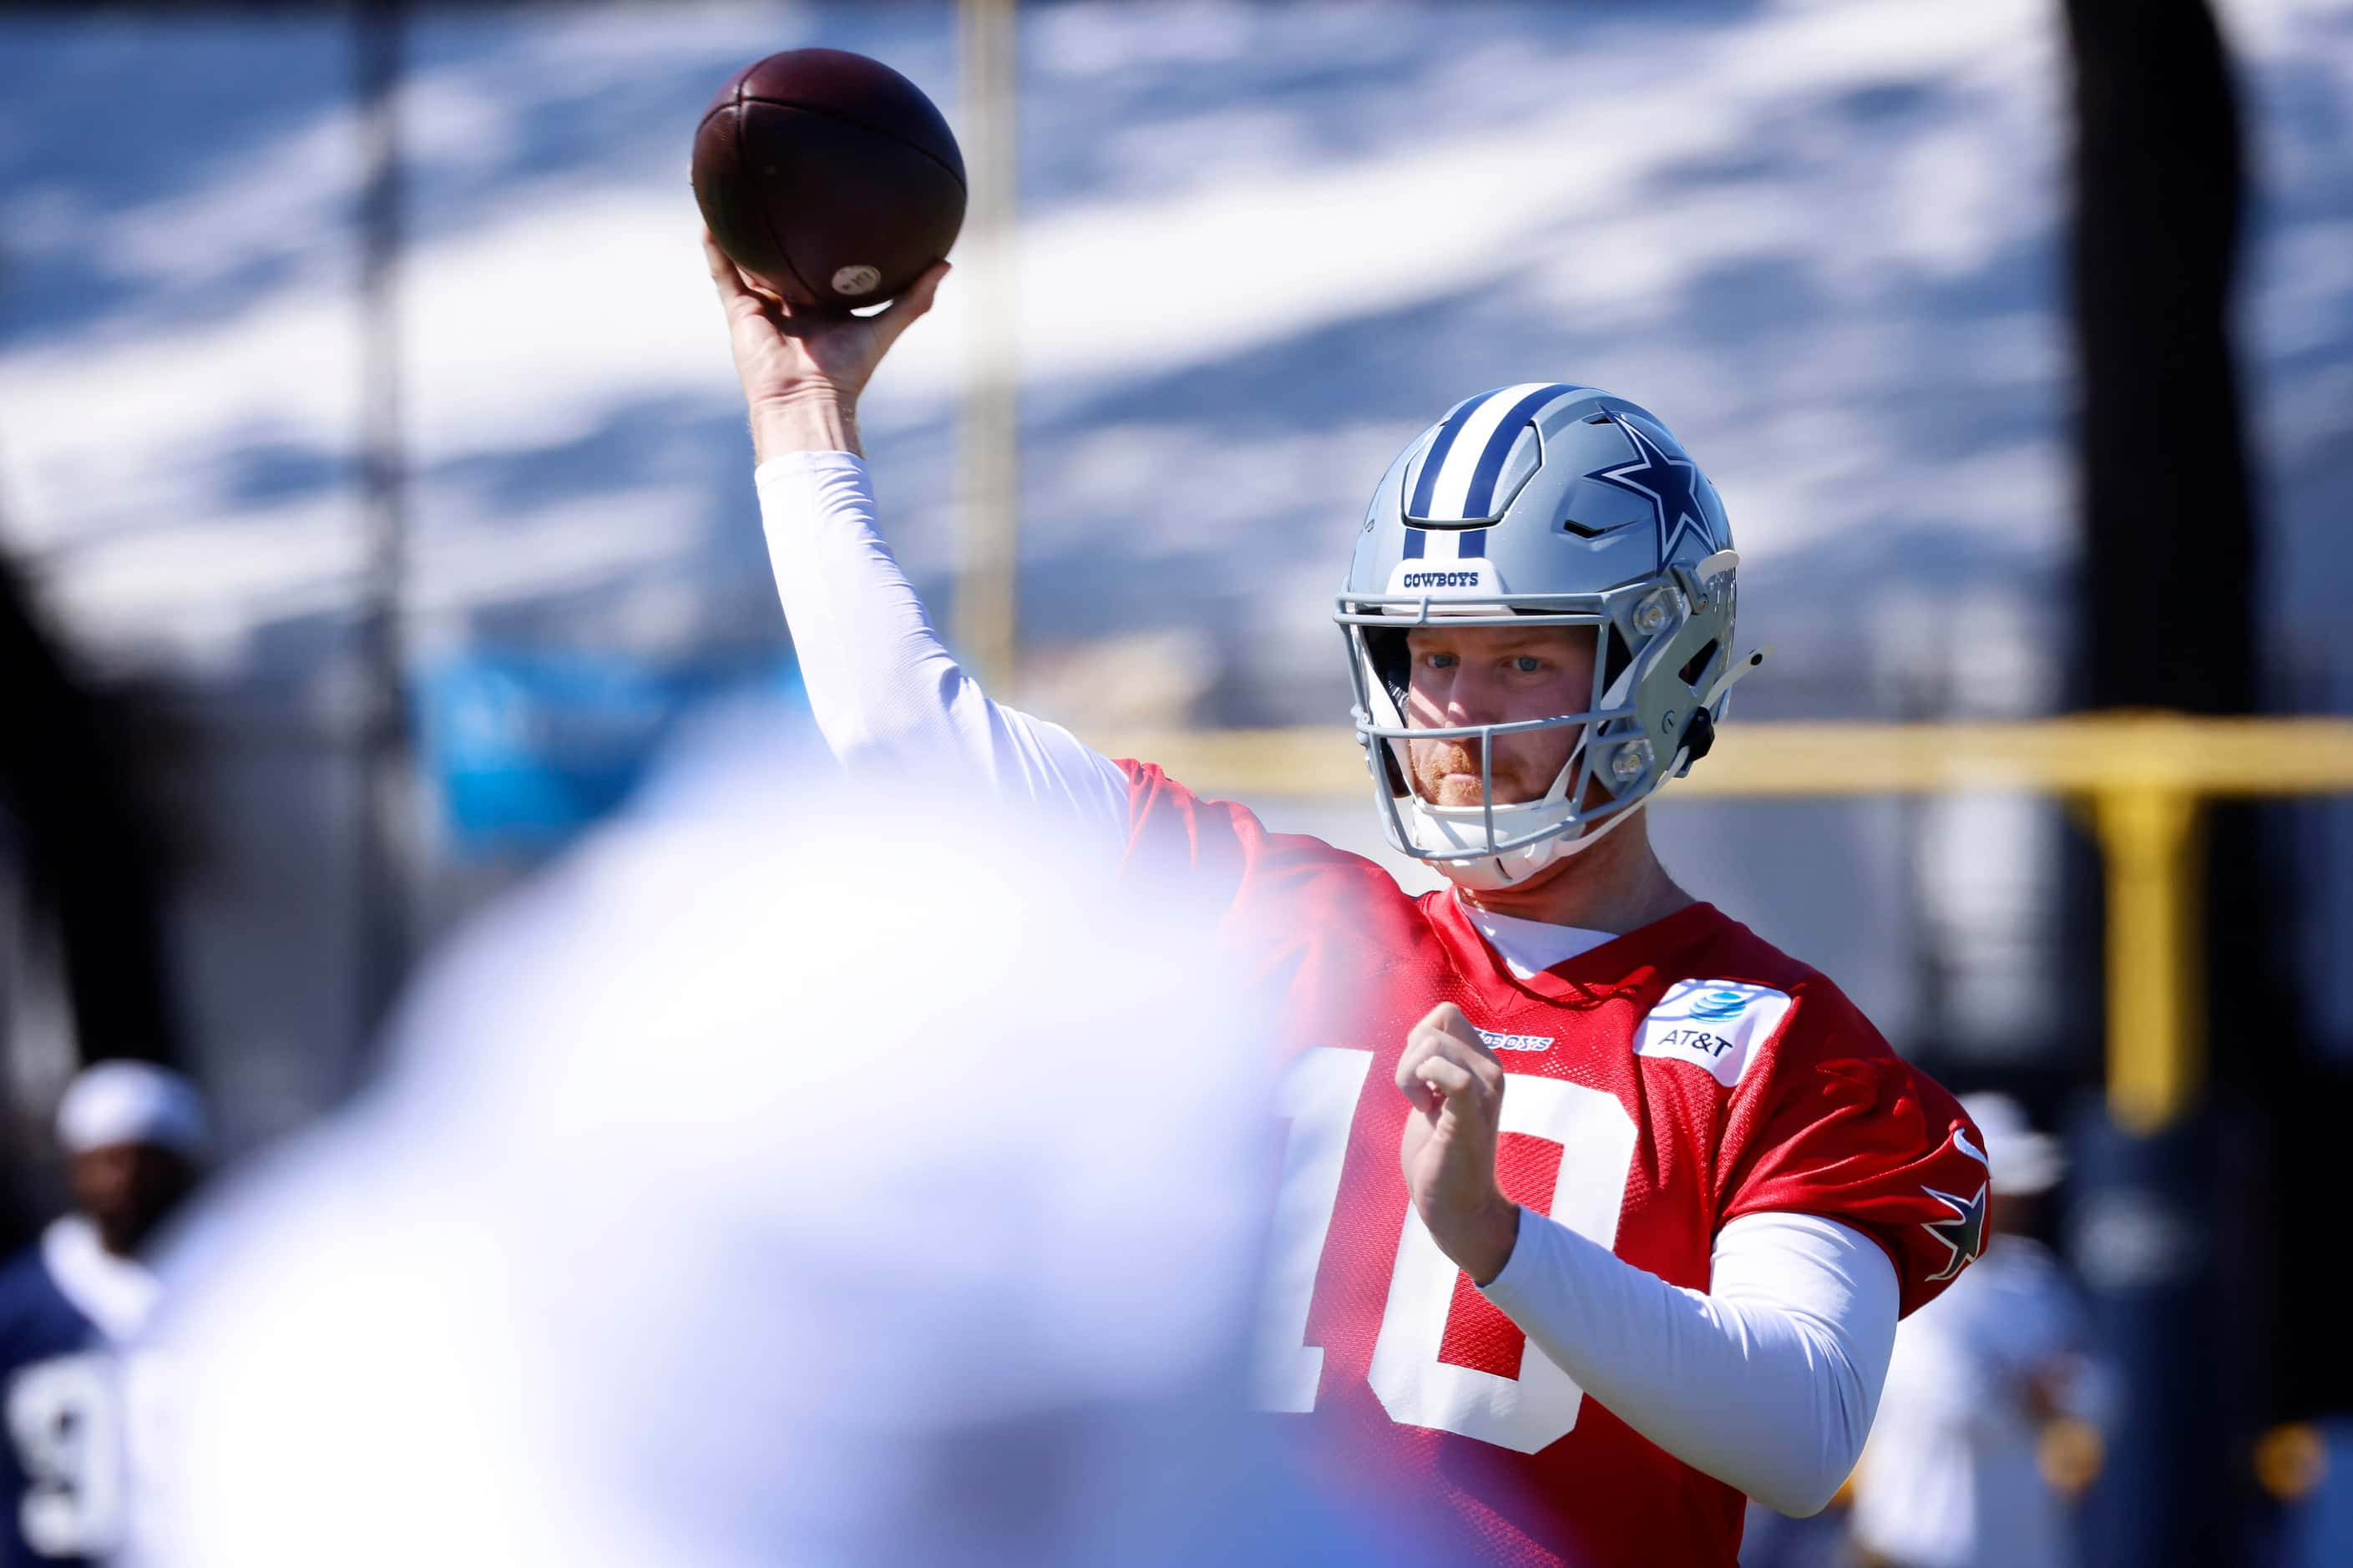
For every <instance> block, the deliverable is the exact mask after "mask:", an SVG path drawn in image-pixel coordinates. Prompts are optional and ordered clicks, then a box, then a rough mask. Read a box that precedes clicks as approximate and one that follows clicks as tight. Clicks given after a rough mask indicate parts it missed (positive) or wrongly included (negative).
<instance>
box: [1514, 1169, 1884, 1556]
mask: <svg viewBox="0 0 2353 1568" xmlns="http://www.w3.org/2000/svg"><path fill="white" fill-rule="evenodd" d="M1485 1294H1486V1296H1487V1299H1488V1300H1491V1301H1493V1302H1494V1303H1495V1305H1496V1306H1498V1307H1500V1308H1502V1309H1503V1310H1504V1312H1505V1314H1507V1315H1508V1316H1509V1317H1510V1318H1511V1319H1512V1321H1514V1323H1516V1324H1517V1325H1518V1326H1519V1327H1520V1328H1521V1330H1522V1331H1525V1333H1526V1334H1527V1336H1528V1339H1529V1341H1530V1342H1531V1343H1533V1344H1534V1345H1535V1347H1536V1348H1537V1349H1538V1350H1540V1351H1542V1352H1544V1353H1545V1354H1546V1355H1547V1356H1549V1357H1550V1358H1551V1359H1552V1360H1553V1361H1554V1362H1555V1363H1556V1364H1558V1365H1559V1367H1560V1368H1561V1370H1562V1371H1564V1372H1566V1373H1568V1374H1569V1376H1571V1377H1572V1378H1574V1379H1576V1380H1577V1384H1578V1386H1580V1387H1582V1388H1583V1389H1584V1390H1585V1391H1586V1393H1587V1394H1588V1395H1590V1396H1591V1397H1593V1398H1595V1399H1598V1400H1599V1401H1600V1402H1601V1403H1602V1404H1603V1405H1607V1406H1608V1407H1609V1410H1610V1412H1611V1414H1613V1415H1616V1416H1618V1417H1619V1418H1620V1420H1622V1421H1624V1422H1625V1423H1626V1424H1627V1425H1628V1426H1631V1427H1633V1428H1634V1429H1635V1430H1636V1431H1637V1432H1640V1433H1641V1434H1642V1436H1645V1437H1648V1438H1649V1439H1650V1440H1651V1441H1652V1442H1653V1443H1656V1444H1657V1445H1658V1446H1659V1447H1662V1448H1664V1449H1665V1450H1666V1451H1667V1452H1668V1453H1670V1454H1672V1455H1674V1456H1675V1458H1679V1459H1681V1460H1683V1462H1684V1463H1685V1464H1687V1465H1690V1466H1692V1467H1693V1468H1694V1469H1698V1470H1701V1471H1703V1472H1704V1473H1706V1474H1708V1475H1711V1476H1714V1477H1715V1479H1718V1480H1721V1481H1724V1482H1725V1483H1726V1484H1728V1485H1730V1486H1734V1487H1736V1488H1738V1489H1740V1490H1741V1491H1743V1492H1746V1494H1747V1495H1749V1496H1750V1497H1753V1498H1755V1499H1757V1500H1758V1501H1759V1502H1762V1503H1764V1504H1765V1505H1766V1506H1767V1507H1769V1508H1773V1509H1777V1510H1780V1511H1781V1512H1783V1513H1788V1514H1798V1515H1804V1514H1810V1513H1813V1512H1816V1511H1818V1510H1820V1509H1821V1508H1822V1506H1823V1505H1824V1504H1825V1503H1827V1502H1828V1501H1829V1500H1830V1499H1831V1495H1832V1494H1833V1493H1834V1492H1836V1491H1837V1489H1838V1488H1839V1485H1840V1483H1841V1482H1842V1481H1843V1480H1844V1479H1846V1476H1847V1473H1848V1472H1849V1471H1850V1470H1851V1469H1852V1468H1853V1466H1854V1461H1855V1458H1856V1457H1857V1456H1858V1455H1860V1454H1861V1453H1862V1442H1863V1438H1864V1437H1865V1436H1868V1435H1869V1434H1870V1430H1871V1419H1872V1415H1873V1412H1874V1411H1875V1409H1876V1408H1877V1405H1878V1400H1879V1391H1880V1387H1881V1385H1882V1384H1883V1382H1884V1381H1885V1379H1886V1375H1887V1362H1888V1356H1889V1353H1890V1352H1891V1350H1892V1348H1893V1345H1894V1334H1895V1315H1896V1283H1895V1271H1894V1268H1893V1266H1892V1265H1890V1264H1889V1262H1888V1261H1887V1258H1886V1256H1885V1254H1883V1253H1882V1252H1881V1251H1880V1250H1879V1248H1878V1247H1875V1246H1874V1245H1873V1244H1872V1243H1871V1242H1870V1241H1869V1240H1867V1239H1866V1238H1864V1237H1861V1236H1859V1235H1857V1234H1856V1233H1855V1232H1853V1231H1852V1230H1850V1229H1848V1228H1847V1227H1845V1226H1839V1225H1834V1224H1832V1223H1831V1222H1830V1221H1827V1220H1820V1219H1813V1218H1811V1217H1810V1216H1802V1215H1755V1216H1751V1217H1749V1218H1746V1219H1741V1220H1736V1221H1734V1222H1733V1224H1732V1225H1730V1226H1726V1227H1725V1231H1724V1233H1723V1234H1722V1235H1721V1236H1720V1237H1718V1238H1717V1243H1716V1251H1715V1272H1714V1276H1713V1278H1712V1279H1711V1281H1710V1290H1709V1291H1708V1292H1705V1293H1703V1292H1701V1291H1697V1290H1690V1289H1681V1288H1679V1287H1676V1286H1672V1285H1669V1284H1668V1283H1667V1282H1666V1281H1664V1280H1663V1279H1660V1278H1659V1277H1658V1276H1656V1275H1654V1274H1651V1273H1648V1272H1646V1271H1645V1270H1643V1269H1640V1268H1635V1267H1634V1266H1633V1265H1631V1264H1629V1263H1627V1262H1625V1261H1624V1260H1622V1259H1621V1258H1618V1257H1616V1256H1614V1255H1613V1254H1612V1253H1611V1252H1610V1251H1609V1249H1608V1248H1606V1247H1601V1246H1599V1245H1598V1244H1597V1243H1595V1242H1593V1241H1591V1240H1589V1239H1588V1238H1587V1237H1582V1236H1579V1235H1577V1233H1575V1232H1574V1231H1571V1230H1569V1229H1568V1228H1567V1227H1566V1226H1561V1225H1557V1224H1556V1223H1555V1222H1553V1221H1551V1220H1549V1219H1546V1218H1544V1217H1543V1216H1541V1215H1535V1214H1532V1213H1525V1214H1523V1215H1522V1218H1521V1224H1520V1232H1519V1237H1518V1240H1517V1243H1516V1245H1515V1246H1514V1248H1513V1252H1512V1257H1511V1260H1510V1262H1509V1263H1508V1264H1506V1265H1505V1267H1504V1271H1503V1273H1502V1274H1501V1275H1499V1276H1498V1277H1497V1278H1496V1279H1493V1280H1492V1281H1491V1282H1489V1284H1488V1285H1487V1286H1486V1287H1485Z"/></svg>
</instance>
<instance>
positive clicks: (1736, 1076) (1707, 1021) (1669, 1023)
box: [1634, 980, 1789, 1089]
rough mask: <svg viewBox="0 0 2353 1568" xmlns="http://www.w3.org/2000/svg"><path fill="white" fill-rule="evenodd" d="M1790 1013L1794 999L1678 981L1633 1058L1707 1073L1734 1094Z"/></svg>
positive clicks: (1647, 1022)
mask: <svg viewBox="0 0 2353 1568" xmlns="http://www.w3.org/2000/svg"><path fill="white" fill-rule="evenodd" d="M1788 1013H1789V994H1788V992H1786V991H1776V990H1774V989H1773V988H1772V987H1770V986H1768V985H1748V984H1743V983H1741V982H1739V981H1736V980H1679V981H1677V982H1675V984H1673V985H1672V986H1670V987H1668V989H1667V994H1665V995H1664V996H1662V997H1660V998H1659V1005H1657V1006H1655V1007H1653V1008H1651V1011H1650V1015H1649V1016H1647V1017H1645V1018H1644V1019H1643V1020H1642V1025H1641V1028H1639V1029H1637V1030H1635V1031H1634V1054H1635V1055H1636V1056H1638V1057H1667V1058H1672V1059H1673V1060H1675V1061H1683V1062H1689V1063H1691V1064H1692V1065H1693V1066H1694V1067H1703V1068H1706V1069H1707V1070H1708V1071H1709V1072H1711V1073H1713V1074H1714V1075H1715V1081H1716V1082H1718V1083H1720V1084H1722V1085H1724V1087H1725V1088H1726V1089H1730V1088H1732V1087H1733V1086H1734V1085H1735V1084H1736V1083H1738V1082H1739V1081H1740V1079H1741V1075H1742V1074H1744V1073H1746V1071H1747V1070H1748V1062H1749V1058H1752V1057H1754V1056H1755V1055H1756V1054H1757V1047H1759V1046H1762V1045H1763V1044H1764V1043H1765V1042H1766V1041H1767V1040H1768V1039H1770V1038H1772V1037H1773V1033H1774V1031H1775V1030H1777V1029H1778V1028H1780V1026H1781V1020H1782V1019H1783V1018H1785V1017H1787V1016H1788Z"/></svg>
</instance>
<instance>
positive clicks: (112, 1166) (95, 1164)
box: [66, 1143, 195, 1251]
mask: <svg viewBox="0 0 2353 1568" xmlns="http://www.w3.org/2000/svg"><path fill="white" fill-rule="evenodd" d="M66 1175H67V1179H68V1181H69V1184H71V1185H72V1187H73V1194H74V1203H75V1205H76V1206H77V1207H79V1209H80V1210H81V1211H82V1213H84V1214H85V1215H89V1216H90V1220H91V1221H92V1222H93V1223H94V1224H95V1225H96V1226H98V1229H99V1233H100V1235H101V1236H103V1237H105V1238H106V1243H107V1245H108V1246H109V1247H113V1248H114V1249H115V1250H117V1251H124V1250H128V1249H129V1248H131V1247H135V1246H137V1245H138V1244H139V1242H140V1241H141V1240H142V1239H143V1238H144V1237H146V1236H147V1235H148V1233H149V1232H151V1231H153V1229H154V1228H155V1226H158V1225H159V1224H161V1223H162V1222H163V1221H164V1219H165V1218H166V1217H167V1216H168V1215H170V1214H171V1212H172V1210H173V1209H174V1208H175V1207H177V1206H178V1205H179V1203H180V1200H181V1199H182V1198H183V1197H185V1195H186V1194H187V1193H188V1190H189V1189H190V1188H191V1187H193V1186H194V1185H195V1170H194V1168H193V1167H192V1166H190V1165H189V1163H187V1162H186V1161H185V1160H184V1159H182V1158H181V1157H180V1156H179V1155H177V1154H175V1153H174V1152H172V1151H170V1150H169V1149H160V1148H156V1147H154V1146H153V1145H152V1144H146V1143H110V1144H108V1145H106V1146H104V1147H103V1148H98V1149H88V1150H84V1151H83V1152H80V1153H78V1154H75V1155H73V1156H72V1157H71V1158H70V1159H69V1160H68V1162H67V1163H66Z"/></svg>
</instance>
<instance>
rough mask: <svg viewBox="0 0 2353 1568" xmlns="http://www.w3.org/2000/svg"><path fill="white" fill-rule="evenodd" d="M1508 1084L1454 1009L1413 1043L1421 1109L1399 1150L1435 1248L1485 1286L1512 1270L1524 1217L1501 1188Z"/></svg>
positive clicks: (1410, 1068) (1421, 1027)
mask: <svg viewBox="0 0 2353 1568" xmlns="http://www.w3.org/2000/svg"><path fill="white" fill-rule="evenodd" d="M1397 1086H1398V1091H1399V1092H1400V1093H1402V1094H1403V1095H1404V1096H1405V1097H1406V1099H1407V1100H1408V1101H1409V1102H1410V1103H1411V1104H1412V1106H1413V1108H1414V1110H1415V1114H1413V1115H1410V1116H1408V1117H1407V1118H1406V1122H1405V1135H1404V1138H1403V1141H1402V1142H1401V1143H1400V1145H1399V1147H1398V1160H1399V1163H1401V1164H1402V1166H1403V1168H1404V1173H1405V1184H1406V1191H1407V1192H1408V1193H1409V1194H1411V1196H1412V1198H1413V1205H1414V1208H1415V1210H1416V1211H1417V1212H1419V1214H1420V1215H1421V1219H1422V1223H1423V1224H1424V1225H1425V1226H1428V1227H1429V1229H1430V1237H1431V1239H1433V1240H1435V1241H1436V1242H1437V1243H1438V1245H1439V1247H1440V1249H1441V1250H1442V1251H1444V1252H1445V1253H1446V1255H1447V1256H1448V1257H1449V1258H1453V1259H1454V1261H1455V1262H1456V1263H1457V1264H1459V1265H1461V1268H1463V1269H1464V1270H1465V1271H1466V1272H1467V1273H1469V1274H1470V1276H1471V1277H1472V1279H1474V1280H1476V1281H1478V1282H1479V1283H1481V1284H1484V1283H1486V1282H1487V1281H1488V1280H1489V1279H1493V1278H1494V1277H1495V1275H1496V1274H1498V1273H1500V1272H1501V1271H1502V1269H1503V1267H1504V1263H1505V1262H1506V1261H1508V1260H1509V1258H1510V1257H1511V1251H1512V1244H1513V1242H1514V1240H1515V1239H1516V1238H1517V1237H1518V1235H1519V1208H1518V1206H1517V1205H1514V1204H1513V1203H1512V1202H1511V1201H1510V1200H1509V1199H1507V1198H1505V1197H1504V1194H1503V1190H1502V1189H1501V1188H1500V1187H1498V1186H1497V1185H1496V1183H1495V1143H1496V1139H1497V1137H1498V1131H1499V1124H1500V1122H1501V1120H1502V1116H1503V1107H1504V1065H1503V1063H1502V1062H1501V1061H1499V1060H1497V1059H1496V1057H1495V1053H1494V1052H1493V1051H1491V1050H1489V1049H1488V1048H1487V1047H1486V1044H1485V1042H1483V1041H1482V1040H1481V1039H1480V1038H1479V1032H1478V1031H1477V1030H1476V1029H1474V1028H1472V1026H1471V1020H1470V1019H1468V1018H1466V1017H1464V1016H1462V1010H1461V1008H1460V1007H1457V1006H1455V1005H1453V1004H1452V1003H1451V1002H1447V1003H1440V1005H1438V1006H1436V1007H1434V1008H1432V1009H1431V1010H1430V1014H1429V1016H1426V1017H1424V1018H1423V1019H1422V1020H1421V1022H1419V1024H1416V1025H1415V1026H1413V1029H1412V1031H1411V1032H1410V1033H1409V1034H1408V1035H1407V1037H1406V1046H1405V1053H1404V1055H1403V1056H1401V1057H1400V1058H1398V1069H1397Z"/></svg>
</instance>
